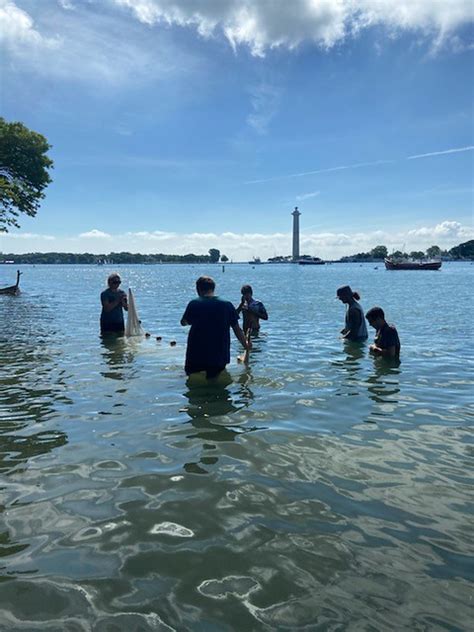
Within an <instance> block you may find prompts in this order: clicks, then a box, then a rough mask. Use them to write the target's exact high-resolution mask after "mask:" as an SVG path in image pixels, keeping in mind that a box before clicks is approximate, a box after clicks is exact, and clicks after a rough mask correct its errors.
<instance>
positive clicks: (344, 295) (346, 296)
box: [336, 285, 360, 303]
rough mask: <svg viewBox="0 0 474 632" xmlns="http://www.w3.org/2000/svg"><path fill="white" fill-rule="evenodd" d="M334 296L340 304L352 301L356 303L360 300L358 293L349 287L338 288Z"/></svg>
mask: <svg viewBox="0 0 474 632" xmlns="http://www.w3.org/2000/svg"><path fill="white" fill-rule="evenodd" d="M336 295H337V298H338V299H339V300H340V301H341V302H342V303H350V302H351V301H352V300H355V301H358V300H359V299H360V295H359V293H358V292H353V291H352V290H351V287H350V286H349V285H343V286H342V287H340V288H338V290H337V292H336Z"/></svg>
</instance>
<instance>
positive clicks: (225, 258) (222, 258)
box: [221, 255, 229, 263]
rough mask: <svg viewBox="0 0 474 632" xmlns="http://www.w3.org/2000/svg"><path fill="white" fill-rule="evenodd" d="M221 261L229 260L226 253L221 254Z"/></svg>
mask: <svg viewBox="0 0 474 632" xmlns="http://www.w3.org/2000/svg"><path fill="white" fill-rule="evenodd" d="M221 261H222V263H227V262H228V261H229V257H228V256H227V255H222V256H221Z"/></svg>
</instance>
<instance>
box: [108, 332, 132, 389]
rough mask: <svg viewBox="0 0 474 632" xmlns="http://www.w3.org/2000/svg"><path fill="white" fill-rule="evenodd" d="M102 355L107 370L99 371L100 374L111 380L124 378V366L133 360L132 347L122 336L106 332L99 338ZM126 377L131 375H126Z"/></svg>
mask: <svg viewBox="0 0 474 632" xmlns="http://www.w3.org/2000/svg"><path fill="white" fill-rule="evenodd" d="M100 341H101V346H102V357H103V358H104V360H105V362H106V363H107V364H108V366H109V368H110V370H109V371H101V375H102V376H103V377H105V378H109V379H111V380H120V381H123V380H124V379H125V367H126V366H127V365H130V364H131V363H132V362H133V360H134V353H133V347H132V345H131V344H128V342H129V341H128V340H127V339H126V338H125V337H124V336H119V335H116V334H107V335H104V336H101V338H100ZM127 377H131V376H130V375H127Z"/></svg>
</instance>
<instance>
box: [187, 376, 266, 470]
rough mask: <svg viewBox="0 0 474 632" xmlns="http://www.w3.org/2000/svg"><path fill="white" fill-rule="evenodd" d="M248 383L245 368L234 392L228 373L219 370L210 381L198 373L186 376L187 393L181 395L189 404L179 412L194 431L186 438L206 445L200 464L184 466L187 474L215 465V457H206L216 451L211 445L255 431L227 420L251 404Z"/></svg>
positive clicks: (251, 395) (249, 381) (250, 391)
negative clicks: (183, 413) (186, 417)
mask: <svg viewBox="0 0 474 632" xmlns="http://www.w3.org/2000/svg"><path fill="white" fill-rule="evenodd" d="M251 381H252V378H251V372H250V369H249V368H248V367H247V368H246V370H245V371H244V372H243V373H242V374H241V375H240V376H239V378H238V381H237V384H238V388H237V391H236V392H235V393H233V392H232V391H231V389H230V386H231V385H232V384H233V381H232V377H231V376H230V374H229V373H228V372H227V371H222V373H221V374H220V375H219V376H218V377H217V378H215V379H213V380H207V379H206V378H205V377H204V375H201V374H194V375H191V376H189V378H188V379H187V381H186V386H187V389H188V390H187V391H185V393H184V397H185V398H186V399H187V400H188V404H187V405H186V406H184V407H183V408H182V411H183V412H186V413H187V414H188V415H189V417H190V418H191V420H190V423H191V425H192V426H193V428H194V429H195V432H192V433H191V434H189V435H187V439H200V440H202V441H204V442H205V443H204V444H203V456H202V457H201V458H200V460H199V462H189V463H185V464H184V469H185V470H186V471H187V472H193V473H195V474H207V470H206V469H204V468H203V467H202V466H203V465H211V464H215V463H217V461H218V459H217V457H215V456H213V455H209V451H210V450H215V449H216V445H215V444H214V443H213V442H225V441H235V438H236V437H237V435H239V434H242V433H245V432H252V431H253V430H257V429H258V428H256V427H251V428H249V427H247V426H245V427H242V426H240V425H239V424H238V423H237V420H235V421H234V420H231V419H229V415H232V414H234V413H237V412H238V411H240V410H242V409H244V408H246V407H248V406H249V404H250V402H251V401H252V399H253V392H252V390H251V388H250V383H251ZM210 442H212V443H210Z"/></svg>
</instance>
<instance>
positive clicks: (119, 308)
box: [100, 272, 128, 334]
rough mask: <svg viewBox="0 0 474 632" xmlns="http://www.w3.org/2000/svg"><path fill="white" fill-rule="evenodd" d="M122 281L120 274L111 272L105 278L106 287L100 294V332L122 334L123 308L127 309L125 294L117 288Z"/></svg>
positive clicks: (123, 324) (123, 327)
mask: <svg viewBox="0 0 474 632" xmlns="http://www.w3.org/2000/svg"><path fill="white" fill-rule="evenodd" d="M121 283H122V280H121V279H120V275H119V274H117V273H116V272H113V273H112V274H110V275H109V278H108V279H107V285H108V288H107V289H106V290H104V291H103V292H102V293H101V295H100V302H101V303H102V313H101V315H100V333H101V334H109V333H116V334H123V332H124V331H125V323H124V320H123V310H124V309H125V310H128V305H127V295H126V294H125V292H124V291H123V290H120V289H119V285H120V284H121Z"/></svg>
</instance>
